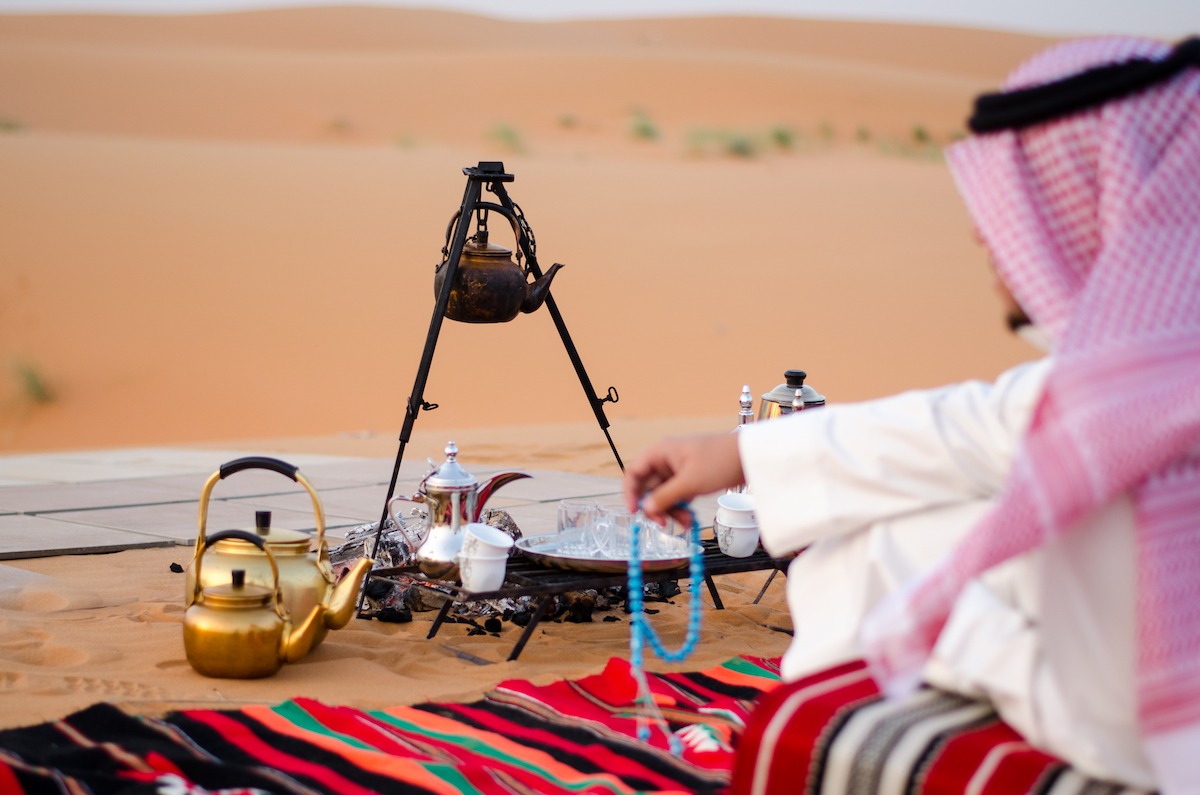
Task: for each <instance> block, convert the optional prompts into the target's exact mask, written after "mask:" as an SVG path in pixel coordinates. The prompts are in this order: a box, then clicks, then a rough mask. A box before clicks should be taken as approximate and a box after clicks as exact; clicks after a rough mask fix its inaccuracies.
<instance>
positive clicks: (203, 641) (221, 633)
mask: <svg viewBox="0 0 1200 795" xmlns="http://www.w3.org/2000/svg"><path fill="white" fill-rule="evenodd" d="M210 541H211V542H212V544H213V545H216V544H222V543H230V542H232V541H237V542H238V543H241V544H245V545H246V546H253V547H257V548H258V551H259V554H260V555H261V556H262V557H263V559H265V560H266V561H267V563H268V565H269V567H270V570H271V573H272V582H271V585H270V586H262V585H254V584H249V583H247V582H246V578H245V571H244V570H242V569H234V570H232V571H231V573H230V577H229V578H228V579H227V580H226V581H225V582H224V583H223V584H220V585H212V586H208V587H201V586H200V585H199V582H200V581H201V580H203V579H206V576H207V575H206V574H200V575H199V576H198V577H197V579H196V581H195V583H194V584H193V586H192V588H193V590H192V594H191V598H190V599H189V600H188V601H189V606H188V608H187V610H186V611H185V612H184V614H183V648H184V652H185V654H186V655H187V660H188V663H189V664H190V665H191V666H192V667H193V668H194V669H196V671H197V672H198V673H201V674H203V675H204V676H213V677H220V678H224V679H258V678H261V677H264V676H270V675H272V674H274V673H275V672H276V671H278V670H279V668H280V667H281V666H282V665H283V663H284V662H296V661H297V660H300V659H301V658H303V657H304V655H306V654H308V652H309V650H310V649H311V648H312V646H313V644H314V643H315V642H316V633H317V630H318V629H319V628H320V626H321V615H320V613H321V608H320V607H319V606H314V607H313V609H312V610H311V611H310V612H309V613H308V615H307V616H306V617H305V619H304V621H303V623H301V624H300V625H299V626H295V627H294V626H293V625H292V621H291V616H290V615H289V613H288V612H287V609H286V608H285V607H284V606H283V595H282V593H281V591H280V581H279V569H278V568H277V567H276V566H275V556H274V555H273V554H271V551H270V550H269V549H268V548H267V545H266V543H265V542H264V541H263V540H262V539H261V538H259V537H257V536H256V535H254V534H252V533H248V532H245V531H242V530H227V531H225V532H223V533H216V534H214V535H213V536H212V538H211V539H210ZM199 543H200V549H199V555H198V556H197V557H196V561H195V566H196V568H197V569H198V570H199V569H200V568H201V564H202V562H203V559H204V557H205V555H204V553H205V552H206V551H208V550H211V549H213V547H212V546H209V545H207V544H206V543H204V542H199Z"/></svg>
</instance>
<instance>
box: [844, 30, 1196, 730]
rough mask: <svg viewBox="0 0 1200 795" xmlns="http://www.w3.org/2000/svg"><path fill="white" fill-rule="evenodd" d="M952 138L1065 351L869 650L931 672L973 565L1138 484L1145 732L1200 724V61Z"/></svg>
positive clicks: (1042, 72)
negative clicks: (975, 502) (996, 473)
mask: <svg viewBox="0 0 1200 795" xmlns="http://www.w3.org/2000/svg"><path fill="white" fill-rule="evenodd" d="M1168 52H1169V48H1168V47H1166V46H1165V45H1163V44H1160V43H1157V42H1151V41H1145V40H1138V39H1128V38H1119V39H1096V40H1080V41H1074V42H1070V43H1067V44H1064V45H1060V46H1057V47H1055V48H1052V49H1050V50H1047V51H1046V52H1044V53H1042V54H1041V55H1039V56H1037V57H1035V58H1033V59H1032V60H1030V61H1029V62H1027V63H1026V64H1024V65H1022V66H1021V67H1020V68H1019V69H1018V70H1017V71H1016V72H1014V73H1013V75H1012V76H1011V77H1010V78H1009V80H1008V82H1007V84H1006V90H1012V89H1017V88H1022V87H1026V86H1031V85H1039V84H1043V83H1046V82H1050V81H1052V80H1055V79H1058V78H1061V77H1064V76H1067V75H1070V74H1074V73H1077V72H1079V71H1082V70H1084V69H1087V68H1089V67H1092V66H1097V65H1100V64H1108V63H1118V62H1121V61H1125V60H1128V59H1130V58H1150V59H1154V60H1159V59H1162V58H1163V57H1165V56H1166V54H1167V53H1168ZM948 158H949V161H950V165H951V169H952V171H953V173H954V176H955V179H956V180H957V183H958V186H959V190H960V192H961V193H962V195H963V197H964V199H965V200H966V203H967V206H968V209H969V210H970V213H971V215H972V217H973V219H974V220H975V223H976V225H977V226H978V229H979V231H980V233H981V235H982V236H983V238H984V241H985V242H986V243H987V245H988V248H989V249H990V250H991V252H992V254H993V257H994V259H995V262H996V267H997V268H998V270H999V271H1000V274H1001V276H1002V278H1003V279H1004V281H1005V283H1006V284H1007V285H1008V286H1009V288H1010V289H1011V291H1012V292H1013V294H1014V295H1015V296H1016V298H1017V300H1018V301H1019V302H1020V303H1021V305H1022V307H1023V308H1024V309H1025V310H1026V312H1027V313H1028V314H1029V316H1030V317H1031V318H1032V319H1033V321H1034V322H1035V323H1036V324H1037V325H1038V326H1040V327H1041V328H1042V329H1044V330H1045V332H1046V333H1047V334H1048V335H1049V337H1050V338H1051V340H1052V341H1053V343H1054V354H1055V358H1054V364H1053V369H1052V371H1051V373H1050V374H1049V376H1048V378H1047V382H1046V387H1045V392H1044V394H1043V395H1042V397H1041V399H1040V402H1039V404H1038V406H1037V408H1036V410H1035V412H1034V416H1033V419H1032V422H1031V425H1030V428H1029V430H1028V432H1027V435H1026V437H1025V439H1024V440H1023V443H1022V445H1021V448H1020V451H1019V452H1018V454H1017V457H1016V460H1015V463H1014V469H1013V472H1012V474H1011V476H1010V479H1009V481H1008V483H1007V484H1006V487H1005V490H1004V492H1003V493H1002V495H1001V496H1000V498H999V500H998V503H997V504H996V505H995V506H994V507H993V509H992V510H991V511H990V512H989V513H988V514H987V515H986V516H985V518H984V519H983V520H982V521H981V522H980V524H979V525H978V526H977V527H975V528H974V529H973V531H972V532H971V533H970V534H969V535H968V537H967V538H966V539H965V540H964V541H963V542H962V543H961V544H960V545H959V546H958V547H957V548H956V549H955V550H953V552H952V553H951V555H950V556H949V557H948V558H947V560H946V561H944V563H943V564H942V565H940V566H939V567H937V568H936V569H935V570H933V571H931V572H930V573H929V574H928V575H927V576H925V577H924V578H922V579H920V580H919V581H918V582H916V583H914V584H913V585H912V586H911V587H910V588H908V589H906V590H905V591H904V592H903V593H902V594H898V595H897V596H896V597H895V598H893V599H892V600H891V601H885V602H884V603H883V604H882V605H881V606H880V607H879V609H878V610H877V611H876V613H875V614H873V616H872V617H871V619H870V620H869V621H868V625H867V628H866V631H865V633H864V641H865V643H866V644H867V646H868V656H869V657H870V659H871V662H872V667H873V670H874V671H875V672H876V673H877V675H878V677H879V678H880V679H881V680H883V681H884V682H885V683H886V684H890V685H893V686H896V687H893V690H895V689H897V688H898V689H903V688H904V687H905V686H906V685H908V686H911V685H912V684H915V682H916V680H917V677H918V676H919V672H920V669H921V666H922V664H923V663H924V660H925V659H926V657H927V655H928V653H929V651H930V650H931V649H932V648H933V645H934V643H935V641H936V639H937V636H938V634H939V632H940V631H941V629H942V627H943V625H944V624H945V621H946V619H947V616H948V614H949V611H950V608H951V607H952V604H953V601H954V599H955V597H956V596H957V594H958V593H959V591H960V589H961V588H962V587H963V585H964V584H965V583H966V582H967V581H968V580H969V579H971V578H973V577H975V576H976V575H978V574H980V573H981V572H983V571H984V570H986V569H988V568H990V567H992V566H995V565H996V564H998V563H1000V562H1002V561H1004V560H1007V559H1009V558H1011V557H1013V556H1014V555H1018V554H1020V553H1022V552H1025V551H1027V550H1030V549H1032V548H1034V547H1037V546H1038V545H1039V544H1041V543H1042V541H1043V540H1044V539H1046V538H1047V537H1050V536H1053V535H1054V534H1057V533H1062V532H1067V531H1070V530H1071V528H1072V527H1073V526H1074V525H1076V524H1077V523H1078V522H1079V521H1080V520H1081V519H1082V518H1084V517H1087V516H1088V515H1089V514H1091V513H1092V512H1094V511H1096V510H1098V509H1100V508H1102V507H1103V506H1105V505H1106V504H1107V503H1109V502H1110V501H1112V500H1113V499H1114V498H1115V497H1117V496H1119V495H1123V494H1129V495H1130V496H1131V497H1132V499H1133V502H1134V505H1135V514H1136V519H1137V536H1136V537H1137V550H1138V557H1137V562H1136V565H1137V600H1138V601H1137V605H1136V615H1137V650H1136V666H1137V676H1138V681H1137V689H1138V699H1139V707H1138V708H1139V718H1140V722H1141V729H1142V734H1143V737H1145V738H1147V739H1150V738H1153V737H1154V736H1155V735H1161V734H1163V733H1166V732H1173V731H1176V730H1179V729H1181V728H1184V727H1189V726H1200V69H1194V68H1193V69H1188V70H1185V71H1183V72H1181V73H1180V74H1178V75H1176V76H1175V77H1174V78H1173V79H1171V80H1169V81H1167V82H1165V83H1161V84H1159V85H1157V86H1154V87H1152V88H1149V89H1147V90H1145V91H1142V92H1141V93H1138V94H1135V95H1132V96H1129V97H1126V98H1124V99H1119V100H1114V101H1111V102H1109V103H1107V104H1104V105H1102V106H1100V107H1097V108H1093V109H1090V110H1086V111H1082V112H1079V113H1076V114H1074V115H1071V116H1067V117H1064V118H1060V119H1057V120H1053V121H1050V122H1046V123H1044V124H1040V125H1037V126H1033V127H1029V128H1027V129H1025V130H1021V131H1012V130H1007V131H1002V132H995V133H989V134H985V135H979V136H974V137H972V138H970V139H968V140H966V141H963V142H961V143H959V144H957V145H956V146H954V147H953V148H952V149H951V151H950V152H949V153H948ZM1195 750H1196V753H1198V754H1200V748H1198V749H1195Z"/></svg>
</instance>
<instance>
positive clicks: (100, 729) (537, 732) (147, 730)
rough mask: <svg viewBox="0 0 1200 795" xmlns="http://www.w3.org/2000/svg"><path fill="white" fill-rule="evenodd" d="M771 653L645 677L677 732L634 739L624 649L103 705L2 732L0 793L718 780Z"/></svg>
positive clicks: (765, 683) (657, 787)
mask: <svg viewBox="0 0 1200 795" xmlns="http://www.w3.org/2000/svg"><path fill="white" fill-rule="evenodd" d="M777 662H778V661H777V660H767V659H762V658H752V657H739V658H735V659H732V660H729V661H727V662H726V663H724V664H723V665H720V666H717V667H715V668H711V669H708V670H705V671H698V672H692V673H670V674H659V675H654V674H651V675H649V677H648V678H649V681H650V684H651V689H652V691H653V692H654V694H655V698H656V701H658V703H659V706H660V708H661V709H662V712H663V714H664V716H665V717H666V719H667V720H668V721H669V722H670V724H671V727H672V730H673V731H674V733H675V734H676V736H678V737H679V738H680V739H681V740H682V741H683V742H682V746H683V753H682V756H680V757H676V756H673V755H672V754H671V753H670V752H669V750H668V745H667V738H666V737H665V736H663V735H662V734H661V733H659V732H657V731H656V732H653V733H652V735H651V738H650V741H649V742H648V743H646V742H641V741H639V740H638V739H637V733H636V732H637V713H636V711H635V710H634V709H633V699H634V696H635V694H636V685H635V683H634V680H633V678H632V677H631V676H630V671H629V664H628V662H626V661H624V660H619V659H615V658H614V659H613V660H610V662H609V664H608V666H607V667H606V669H605V670H604V671H603V672H602V673H600V674H597V675H595V676H589V677H584V678H582V679H578V680H573V681H561V682H556V683H553V684H549V685H533V684H531V683H529V682H527V681H522V680H513V681H508V682H502V683H501V684H500V685H499V686H497V687H496V689H494V690H492V691H490V692H489V693H487V695H486V696H485V697H484V698H482V699H480V700H479V701H475V702H471V703H461V704H460V703H427V704H421V705H417V706H412V707H394V708H390V709H384V710H358V709H351V708H348V707H339V706H330V705H327V704H323V703H320V702H317V701H313V700H308V699H295V700H292V701H286V702H284V703H282V704H278V705H276V706H261V707H249V708H246V709H240V710H187V711H180V712H173V713H170V714H168V715H166V716H164V717H162V718H148V717H135V716H131V715H128V714H126V713H124V712H123V711H121V710H120V709H118V708H116V707H114V706H112V705H108V704H98V705H95V706H92V707H89V708H88V709H85V710H82V711H80V712H76V713H74V714H72V715H69V716H68V717H66V718H63V719H62V720H58V721H53V722H49V723H43V724H40V725H37V726H31V727H27V728H21V729H10V730H7V731H3V732H0V793H4V795H19V794H20V793H55V794H56V795H58V794H60V793H97V794H98V793H122V795H125V794H126V793H128V794H129V795H140V793H156V795H203V794H206V793H221V794H222V795H233V794H234V793H239V794H241V793H247V794H249V793H288V794H289V795H290V794H292V793H295V794H296V795H310V794H313V793H336V794H337V795H356V794H357V793H363V794H364V795H367V794H368V793H393V792H395V793H446V794H448V795H449V794H453V793H612V794H613V795H620V794H621V793H635V792H656V793H718V792H723V791H724V790H726V789H727V788H728V786H729V780H730V771H731V769H732V762H733V744H734V742H733V741H734V739H735V737H736V735H737V734H738V733H740V730H741V728H742V727H743V726H744V725H745V720H746V717H747V715H748V712H749V710H750V708H751V706H752V704H753V702H754V700H755V699H756V698H757V697H758V696H759V695H761V694H762V693H763V692H766V691H768V690H771V689H772V688H774V687H775V686H776V685H777V684H778V682H779V669H778V665H777Z"/></svg>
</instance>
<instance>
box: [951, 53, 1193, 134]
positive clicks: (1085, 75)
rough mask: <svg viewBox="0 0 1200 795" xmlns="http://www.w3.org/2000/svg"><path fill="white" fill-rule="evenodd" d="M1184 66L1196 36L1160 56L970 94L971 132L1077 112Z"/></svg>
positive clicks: (1009, 127) (1189, 64)
mask: <svg viewBox="0 0 1200 795" xmlns="http://www.w3.org/2000/svg"><path fill="white" fill-rule="evenodd" d="M1188 67H1200V38H1197V37H1194V36H1193V37H1191V38H1188V39H1184V40H1183V41H1181V42H1180V43H1179V44H1178V45H1176V47H1175V49H1174V50H1172V51H1171V54H1170V55H1168V56H1167V57H1166V58H1164V59H1163V60H1161V61H1151V60H1149V59H1146V58H1135V59H1133V60H1129V61H1124V62H1122V63H1115V64H1105V65H1104V66H1097V67H1094V68H1092V69H1088V70H1086V71H1083V72H1080V73H1079V74H1076V75H1071V76H1070V77H1066V78H1063V79H1062V80H1056V81H1054V82H1053V83H1045V84H1044V85H1040V86H1032V87H1030V88H1022V89H1018V90H1016V91H1006V92H1000V93H996V94H984V95H983V96H981V97H979V98H978V99H976V100H975V112H974V113H972V114H971V118H970V119H968V120H967V126H968V127H970V128H971V132H974V133H988V132H997V131H998V130H1019V129H1021V128H1022V127H1029V126H1031V125H1034V124H1041V123H1042V122H1044V121H1050V120H1051V119H1057V118H1059V117H1060V116H1067V115H1069V114H1072V113H1078V112H1079V111H1081V110H1086V109H1088V108H1093V107H1096V106H1097V105H1102V104H1104V103H1105V102H1108V101H1109V100H1113V99H1119V98H1120V97H1123V96H1126V95H1128V94H1132V93H1134V92H1136V91H1141V90H1142V89H1144V88H1148V87H1150V86H1152V85H1154V84H1156V83H1161V82H1163V81H1164V80H1168V79H1170V78H1171V77H1174V76H1175V75H1177V74H1179V73H1180V72H1182V71H1183V70H1184V69H1187V68H1188Z"/></svg>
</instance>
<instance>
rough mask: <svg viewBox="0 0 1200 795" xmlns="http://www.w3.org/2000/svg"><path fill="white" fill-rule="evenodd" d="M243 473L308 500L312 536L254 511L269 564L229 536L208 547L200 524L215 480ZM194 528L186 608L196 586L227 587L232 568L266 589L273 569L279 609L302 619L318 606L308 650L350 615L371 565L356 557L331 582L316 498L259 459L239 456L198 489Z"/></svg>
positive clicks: (296, 475) (294, 475) (285, 470)
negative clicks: (263, 473)
mask: <svg viewBox="0 0 1200 795" xmlns="http://www.w3.org/2000/svg"><path fill="white" fill-rule="evenodd" d="M246 469H267V470H270V471H273V472H278V473H280V474H282V475H285V476H286V477H289V478H291V479H292V480H294V481H296V482H297V483H299V484H300V485H302V486H303V487H304V488H305V489H306V490H307V491H308V493H309V496H310V497H311V498H312V505H313V512H314V514H315V516H316V525H317V527H316V532H315V534H314V536H315V538H313V537H310V536H309V535H308V534H307V533H301V532H299V531H295V530H285V529H283V528H272V527H271V526H270V512H269V511H259V512H258V514H257V516H256V527H255V530H254V532H253V534H252V535H254V536H255V537H257V538H259V539H260V540H262V541H263V543H264V544H265V547H264V549H268V550H270V552H271V559H270V560H268V558H267V555H266V554H265V553H264V551H263V549H260V548H259V547H258V545H255V544H251V543H247V542H246V541H245V540H244V539H241V538H229V539H226V540H223V541H220V542H219V543H216V544H211V545H210V544H209V543H208V542H207V541H206V539H205V525H206V524H207V520H208V502H209V497H210V496H211V494H212V490H213V487H214V486H215V485H216V484H217V482H218V481H219V480H222V479H224V478H226V477H229V476H230V475H232V474H234V473H236V472H241V471H243V470H246ZM199 524H200V530H199V533H198V535H197V537H196V553H195V557H194V558H193V563H192V567H191V569H190V570H189V572H188V583H187V594H188V602H187V603H188V604H189V605H190V604H191V599H192V598H193V595H194V593H195V592H196V588H197V587H199V588H208V587H210V586H215V585H220V584H224V583H229V582H230V578H231V576H232V572H233V571H234V570H240V571H244V572H245V579H246V583H247V584H251V585H260V586H265V587H270V586H271V583H272V581H273V576H274V575H273V574H272V569H273V568H277V569H278V572H279V575H278V576H279V584H280V591H281V593H282V595H283V607H284V609H285V610H286V611H287V612H288V613H289V614H290V615H292V616H300V617H304V616H307V615H308V614H309V613H311V612H312V611H313V609H314V608H319V613H320V621H319V622H318V626H317V629H316V636H315V639H314V641H313V646H316V645H317V644H319V643H320V642H321V641H322V640H323V639H324V638H325V635H326V632H327V631H328V630H330V629H341V628H342V627H344V626H345V625H346V624H347V623H349V621H350V619H351V618H352V617H353V615H354V608H355V605H356V602H357V599H358V592H359V589H360V588H361V587H362V582H363V579H364V578H365V577H366V575H367V572H368V571H369V570H370V568H371V565H372V563H373V561H372V560H371V559H369V558H363V559H360V560H359V561H358V562H357V563H356V564H355V565H354V567H353V568H352V569H351V570H350V571H349V572H348V573H347V574H346V576H344V577H343V578H342V579H341V581H340V582H337V581H335V578H334V574H333V567H332V566H331V564H330V562H329V547H328V546H327V545H326V542H325V512H324V510H323V509H322V507H321V501H320V497H318V496H317V492H316V491H315V490H314V489H313V487H312V486H311V485H310V484H309V482H308V480H307V479H305V477H304V476H303V475H301V474H300V472H299V471H298V470H297V468H296V467H294V466H292V465H291V464H288V463H285V462H283V461H280V460H278V459H274V458H264V457H259V456H252V457H248V458H239V459H237V460H235V461H230V462H229V463H227V464H224V465H222V466H221V468H220V469H219V470H217V471H216V472H215V473H213V475H212V476H211V477H210V478H209V479H208V482H207V483H205V485H204V490H203V492H202V493H201V497H200V520H199ZM205 548H211V554H210V555H209V560H208V561H206V562H205V565H204V569H203V571H204V573H203V575H198V574H197V572H199V571H200V566H199V565H198V562H199V559H200V555H202V554H203V551H204V549H205ZM197 577H199V579H197Z"/></svg>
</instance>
